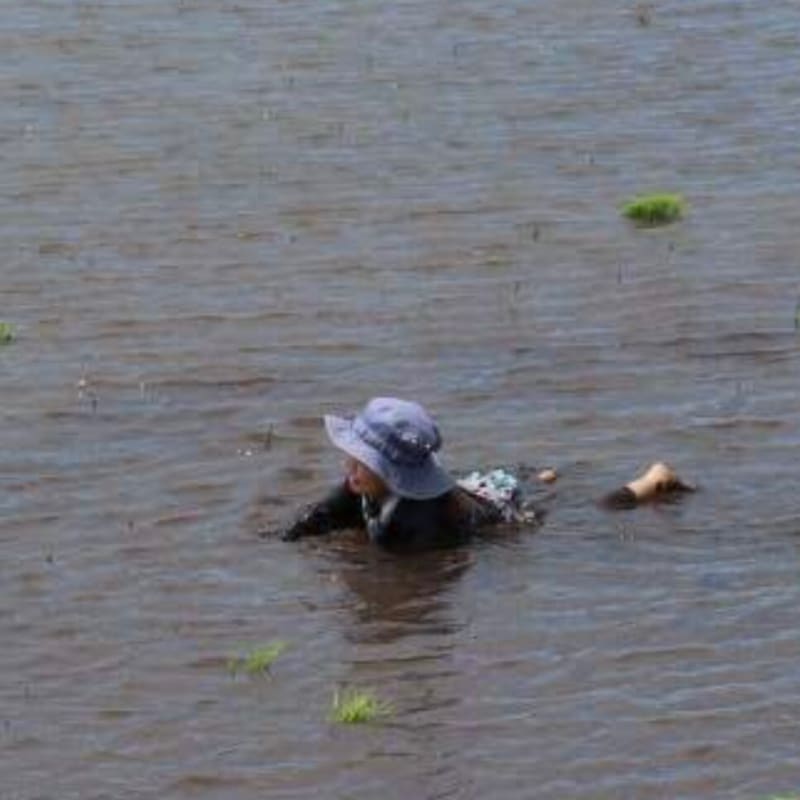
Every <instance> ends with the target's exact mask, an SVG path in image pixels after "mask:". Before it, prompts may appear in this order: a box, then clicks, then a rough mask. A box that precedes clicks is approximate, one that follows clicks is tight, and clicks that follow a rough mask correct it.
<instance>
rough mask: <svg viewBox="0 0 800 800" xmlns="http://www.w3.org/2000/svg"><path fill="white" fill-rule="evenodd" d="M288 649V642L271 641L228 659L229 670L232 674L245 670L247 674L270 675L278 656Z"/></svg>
mask: <svg viewBox="0 0 800 800" xmlns="http://www.w3.org/2000/svg"><path fill="white" fill-rule="evenodd" d="M285 649H286V642H280V641H278V642H271V643H270V644H267V645H263V646H262V647H256V648H254V649H253V650H251V651H250V652H249V653H247V654H246V655H243V656H234V657H233V658H231V659H229V660H228V671H229V672H230V673H231V674H232V675H234V676H235V675H237V674H238V673H239V672H244V673H245V674H246V675H268V674H269V672H270V669H271V667H272V665H273V664H274V663H275V661H276V659H277V658H278V656H280V655H281V653H283V651H284V650H285Z"/></svg>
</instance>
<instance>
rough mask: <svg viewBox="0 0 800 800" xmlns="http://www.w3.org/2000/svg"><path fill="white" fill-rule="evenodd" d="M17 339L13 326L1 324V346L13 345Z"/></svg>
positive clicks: (5, 323) (6, 323)
mask: <svg viewBox="0 0 800 800" xmlns="http://www.w3.org/2000/svg"><path fill="white" fill-rule="evenodd" d="M15 338H16V336H15V335H14V328H13V326H11V325H10V324H9V323H8V322H0V344H11V342H13V341H14V339H15Z"/></svg>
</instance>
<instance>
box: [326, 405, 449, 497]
mask: <svg viewBox="0 0 800 800" xmlns="http://www.w3.org/2000/svg"><path fill="white" fill-rule="evenodd" d="M325 430H326V431H327V433H328V436H329V437H330V440H331V441H332V442H333V444H334V445H336V447H338V448H339V449H340V450H343V451H344V452H345V453H347V454H348V455H349V456H352V457H353V458H355V459H356V460H358V461H360V462H361V463H362V464H365V465H366V466H367V467H369V469H371V470H372V471H373V472H374V473H375V474H376V475H378V476H380V477H381V478H382V479H383V481H384V482H385V483H386V485H387V486H388V487H389V489H390V490H391V491H392V492H393V493H394V494H396V495H398V496H399V497H407V498H410V499H412V500H429V499H431V498H434V497H439V495H442V494H444V493H445V492H448V491H450V489H452V488H453V486H455V481H454V480H453V478H452V477H450V475H449V474H448V473H447V471H446V470H445V469H444V468H443V467H442V465H441V464H440V463H439V459H438V458H437V457H436V452H437V451H438V450H439V448H440V447H441V446H442V437H441V435H440V434H439V429H438V428H437V427H436V423H435V422H434V421H433V420H432V419H431V417H430V415H429V414H428V412H427V411H425V409H424V408H423V407H422V406H421V405H420V404H419V403H414V402H412V401H409V400H400V399H398V398H396V397H375V398H373V399H372V400H370V401H369V402H368V403H367V405H366V406H364V409H363V410H362V411H361V412H360V413H359V414H358V415H356V416H355V417H354V418H345V417H336V416H333V415H330V414H326V415H325Z"/></svg>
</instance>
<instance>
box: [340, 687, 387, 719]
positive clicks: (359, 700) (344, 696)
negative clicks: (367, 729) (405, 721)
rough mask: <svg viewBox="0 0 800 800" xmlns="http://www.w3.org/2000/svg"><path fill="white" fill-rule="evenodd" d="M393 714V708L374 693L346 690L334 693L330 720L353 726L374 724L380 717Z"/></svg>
mask: <svg viewBox="0 0 800 800" xmlns="http://www.w3.org/2000/svg"><path fill="white" fill-rule="evenodd" d="M391 713H392V706H391V705H390V704H389V703H387V702H386V701H384V700H379V699H378V698H377V697H376V696H375V693H374V692H371V691H368V690H366V691H365V690H358V689H346V690H345V691H344V692H342V693H341V694H340V693H339V692H338V691H337V692H335V693H334V695H333V705H332V706H331V714H330V719H331V721H332V722H342V723H345V724H350V725H352V724H358V723H361V722H373V721H374V720H376V719H378V717H385V716H387V715H388V714H391Z"/></svg>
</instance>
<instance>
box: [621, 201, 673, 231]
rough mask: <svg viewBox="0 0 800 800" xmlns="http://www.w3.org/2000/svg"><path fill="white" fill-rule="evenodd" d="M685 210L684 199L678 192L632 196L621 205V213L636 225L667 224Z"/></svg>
mask: <svg viewBox="0 0 800 800" xmlns="http://www.w3.org/2000/svg"><path fill="white" fill-rule="evenodd" d="M685 212H686V201H685V200H684V199H683V197H682V196H681V195H679V194H666V193H665V194H647V195H639V197H634V198H633V200H631V201H630V202H628V203H625V205H624V206H623V207H622V213H623V214H624V215H625V216H626V217H627V218H628V219H631V220H633V221H634V222H635V223H636V224H637V225H641V226H645V227H652V226H655V225H668V224H669V223H670V222H675V220H678V219H680V218H681V217H682V216H683V215H684V213H685Z"/></svg>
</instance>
